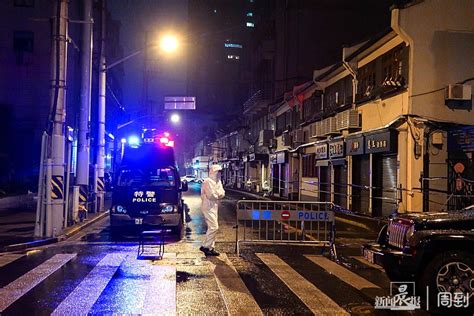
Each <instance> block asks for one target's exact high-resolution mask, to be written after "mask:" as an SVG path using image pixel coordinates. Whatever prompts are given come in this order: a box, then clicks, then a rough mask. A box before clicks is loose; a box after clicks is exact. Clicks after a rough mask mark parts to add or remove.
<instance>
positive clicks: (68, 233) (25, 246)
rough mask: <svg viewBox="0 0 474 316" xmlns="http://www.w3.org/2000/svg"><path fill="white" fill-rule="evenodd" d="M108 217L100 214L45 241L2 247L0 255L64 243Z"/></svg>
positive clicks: (106, 212) (106, 213)
mask: <svg viewBox="0 0 474 316" xmlns="http://www.w3.org/2000/svg"><path fill="white" fill-rule="evenodd" d="M108 215H109V211H105V212H102V213H100V214H99V215H97V216H96V217H94V218H92V219H91V220H89V221H87V222H82V223H80V224H76V225H74V226H71V227H68V228H67V229H66V232H65V233H64V234H62V235H60V236H58V237H50V238H45V239H38V240H33V241H28V242H24V243H19V244H13V245H8V246H4V247H3V248H0V253H1V252H9V251H17V250H25V249H28V248H33V247H39V246H45V245H50V244H54V243H57V242H61V241H65V240H67V239H68V238H70V237H72V236H74V235H75V234H77V233H78V232H80V231H81V230H83V229H84V228H86V227H88V226H90V225H92V224H94V223H95V222H97V221H99V220H101V219H103V218H104V217H106V216H108Z"/></svg>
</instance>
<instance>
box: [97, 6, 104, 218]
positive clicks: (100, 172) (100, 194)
mask: <svg viewBox="0 0 474 316" xmlns="http://www.w3.org/2000/svg"><path fill="white" fill-rule="evenodd" d="M106 18H107V17H106V0H102V15H101V30H102V31H101V38H100V63H99V67H100V68H99V70H100V71H99V109H98V122H97V128H98V131H97V159H96V163H97V173H96V175H97V176H96V177H94V179H95V184H94V185H95V186H96V187H97V191H96V193H97V195H96V196H97V204H96V205H97V207H96V210H97V211H102V210H103V201H104V195H105V194H104V169H105V93H106V78H107V77H106V75H107V74H106V72H107V64H106V60H105V40H106V38H105V37H106V24H107V22H106Z"/></svg>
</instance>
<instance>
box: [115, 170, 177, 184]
mask: <svg viewBox="0 0 474 316" xmlns="http://www.w3.org/2000/svg"><path fill="white" fill-rule="evenodd" d="M175 174H176V173H175V170H174V169H173V168H159V169H153V170H143V169H122V170H121V171H120V174H119V178H118V186H123V187H127V186H137V185H146V186H157V187H173V186H175V185H176V178H175Z"/></svg>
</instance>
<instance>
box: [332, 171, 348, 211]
mask: <svg viewBox="0 0 474 316" xmlns="http://www.w3.org/2000/svg"><path fill="white" fill-rule="evenodd" d="M333 168H334V204H336V205H339V206H340V207H342V208H344V209H346V208H347V167H346V166H345V165H337V166H333Z"/></svg>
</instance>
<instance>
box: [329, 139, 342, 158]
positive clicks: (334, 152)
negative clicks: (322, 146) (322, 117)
mask: <svg viewBox="0 0 474 316" xmlns="http://www.w3.org/2000/svg"><path fill="white" fill-rule="evenodd" d="M342 157H344V141H343V140H338V141H336V142H331V143H329V158H342Z"/></svg>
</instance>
